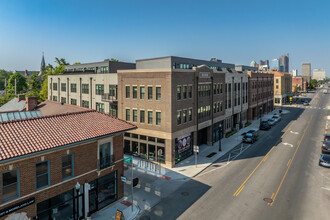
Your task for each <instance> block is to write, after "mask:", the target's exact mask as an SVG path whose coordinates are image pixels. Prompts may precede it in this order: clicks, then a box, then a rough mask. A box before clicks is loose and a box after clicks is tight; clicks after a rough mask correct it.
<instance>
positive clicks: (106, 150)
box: [99, 142, 112, 169]
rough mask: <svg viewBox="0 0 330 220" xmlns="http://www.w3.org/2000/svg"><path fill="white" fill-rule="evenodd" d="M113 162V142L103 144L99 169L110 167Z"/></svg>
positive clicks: (100, 147)
mask: <svg viewBox="0 0 330 220" xmlns="http://www.w3.org/2000/svg"><path fill="white" fill-rule="evenodd" d="M111 163H112V157H111V143H110V142H109V143H105V144H101V145H100V146H99V169H104V168H106V167H109V166H110V165H111Z"/></svg>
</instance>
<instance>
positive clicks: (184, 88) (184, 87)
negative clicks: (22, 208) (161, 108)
mask: <svg viewBox="0 0 330 220" xmlns="http://www.w3.org/2000/svg"><path fill="white" fill-rule="evenodd" d="M186 98H187V86H183V99H186Z"/></svg>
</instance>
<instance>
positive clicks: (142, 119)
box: [140, 110, 145, 123]
mask: <svg viewBox="0 0 330 220" xmlns="http://www.w3.org/2000/svg"><path fill="white" fill-rule="evenodd" d="M144 118H145V116H144V110H141V111H140V123H144Z"/></svg>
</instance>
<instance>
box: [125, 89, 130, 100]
mask: <svg viewBox="0 0 330 220" xmlns="http://www.w3.org/2000/svg"><path fill="white" fill-rule="evenodd" d="M130 90H131V88H130V87H129V86H126V98H127V99H129V97H130Z"/></svg>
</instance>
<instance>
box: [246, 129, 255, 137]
mask: <svg viewBox="0 0 330 220" xmlns="http://www.w3.org/2000/svg"><path fill="white" fill-rule="evenodd" d="M246 133H253V135H255V136H257V137H258V131H257V130H249V131H248V132H246Z"/></svg>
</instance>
